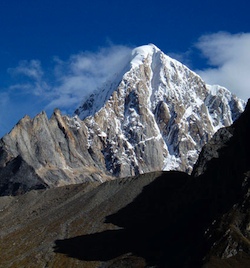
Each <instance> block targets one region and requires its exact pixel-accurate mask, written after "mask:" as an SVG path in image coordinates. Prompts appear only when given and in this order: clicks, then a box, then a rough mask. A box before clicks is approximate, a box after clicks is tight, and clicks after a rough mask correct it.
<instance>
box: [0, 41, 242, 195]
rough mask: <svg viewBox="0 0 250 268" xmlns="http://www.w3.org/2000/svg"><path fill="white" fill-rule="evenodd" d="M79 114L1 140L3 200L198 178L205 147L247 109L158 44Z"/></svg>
mask: <svg viewBox="0 0 250 268" xmlns="http://www.w3.org/2000/svg"><path fill="white" fill-rule="evenodd" d="M121 69H122V70H123V71H122V72H120V73H117V74H116V75H115V78H114V80H113V81H111V82H110V83H106V84H105V85H104V86H103V88H100V89H97V90H96V91H95V92H93V93H92V94H91V95H90V96H89V97H88V98H86V99H85V100H84V101H83V102H82V104H81V105H80V106H79V107H78V108H77V109H76V112H75V113H76V115H75V116H73V117H69V116H66V115H62V114H61V113H60V111H59V110H58V109H56V110H55V111H54V114H53V115H52V117H51V118H50V119H48V118H47V115H46V114H45V113H44V112H42V113H40V114H38V115H37V116H36V117H35V118H33V119H31V118H29V117H28V116H26V117H24V118H23V119H21V120H20V121H19V123H18V124H17V125H16V126H15V127H14V128H13V129H12V131H11V132H10V133H9V134H7V135H6V136H4V137H3V138H2V139H1V141H0V194H1V195H9V194H14V195H15V194H21V193H24V192H26V191H29V190H31V189H41V188H52V187H57V186H63V185H68V184H74V183H81V182H86V181H98V182H103V181H106V180H112V179H114V178H117V177H128V176H133V175H138V174H143V173H147V172H152V171H159V170H165V171H166V170H179V171H184V172H187V173H189V174H191V172H192V169H193V165H194V164H195V162H196V161H197V158H198V155H199V153H200V151H201V149H202V147H203V146H204V145H205V144H206V143H207V142H208V141H209V140H210V139H211V137H212V136H213V135H214V133H215V132H216V131H217V130H218V129H219V128H221V127H224V126H229V125H231V124H232V123H233V122H234V121H235V119H236V118H238V116H239V115H240V114H241V113H242V112H243V110H244V106H245V104H244V102H243V101H241V100H240V99H238V98H237V97H236V96H234V95H233V94H231V93H230V92H229V91H228V90H227V89H225V88H223V87H220V86H210V85H206V84H205V82H204V81H203V80H202V79H201V78H200V77H199V76H198V75H197V74H195V73H194V72H192V71H191V70H189V69H188V68H187V67H186V66H184V65H183V64H181V63H180V62H178V61H176V60H174V59H171V58H170V57H168V56H166V55H165V54H164V53H163V52H162V51H161V50H160V49H158V48H157V47H156V46H154V45H147V46H142V47H138V48H136V49H134V50H133V51H132V53H131V55H130V57H129V58H128V59H127V60H126V61H125V62H124V68H121Z"/></svg>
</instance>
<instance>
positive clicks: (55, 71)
mask: <svg viewBox="0 0 250 268" xmlns="http://www.w3.org/2000/svg"><path fill="white" fill-rule="evenodd" d="M249 8H250V4H249V3H248V1H247V0H245V1H243V0H238V1H234V0H231V1H224V0H223V1H219V0H217V1H215V0H209V1H206V0H204V1H198V0H195V1H192V0H190V1H176V0H168V1H157V0H155V1H147V0H144V1H136V0H133V1H131V0H126V1H122V0H120V1H117V0H116V1H113V0H110V1H109V0H106V1H101V0H92V1H84V0H68V1H66V0H60V1H59V0H43V1H40V0H36V1H34V0H22V1H20V0H0V59H1V60H0V136H2V135H4V134H5V133H7V132H8V131H10V129H11V128H12V127H13V126H14V124H16V123H17V121H18V120H19V119H20V118H22V117H23V116H24V115H25V114H28V115H30V116H31V117H33V116H35V115H36V114H37V113H39V112H40V111H41V110H45V111H46V112H47V113H48V115H49V116H50V114H51V112H52V111H53V109H54V108H56V107H58V108H60V109H61V110H62V111H64V112H65V113H71V112H72V111H73V110H74V108H76V107H77V105H78V103H79V102H80V101H81V100H82V99H83V98H84V96H85V95H86V94H87V93H88V92H89V91H91V90H92V89H94V87H96V86H98V85H99V84H100V83H102V82H103V79H106V78H107V77H108V75H109V73H111V72H112V70H114V69H115V68H116V66H117V64H119V60H122V58H123V57H124V56H125V55H126V53H128V51H129V50H130V49H131V48H134V47H136V46H140V45H144V44H148V43H153V44H155V45H156V46H158V47H159V48H160V49H161V50H162V51H163V52H165V53H166V54H168V55H170V56H172V57H175V58H176V59H178V60H180V61H182V62H183V63H184V64H187V65H188V66H189V67H190V68H191V69H192V70H194V71H197V72H198V73H199V74H200V75H201V76H202V77H203V78H204V79H206V81H207V82H208V83H210V84H211V83H212V84H213V83H214V84H221V85H223V86H226V87H227V88H228V89H229V90H231V91H232V92H234V93H235V94H237V95H238V96H239V97H241V98H243V99H245V100H246V99H247V98H248V97H249V96H248V89H247V86H248V85H249V84H250V78H249V74H248V72H249V70H250V52H249V51H250V20H249ZM86 64H87V66H88V67H89V70H90V71H89V70H87V69H86V68H85V69H84V68H83V67H82V66H83V65H84V66H86ZM97 70H98V71H97ZM83 84H84V85H86V86H84V87H83ZM249 92H250V91H249ZM249 95H250V94H249Z"/></svg>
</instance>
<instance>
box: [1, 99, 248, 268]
mask: <svg viewBox="0 0 250 268" xmlns="http://www.w3.org/2000/svg"><path fill="white" fill-rule="evenodd" d="M249 136H250V101H249V102H248V104H247V106H246V109H245V111H244V112H243V113H242V115H241V116H240V117H239V118H238V119H237V120H236V121H235V122H234V124H233V125H231V126H229V127H226V128H223V129H221V130H219V131H218V132H216V134H215V135H214V137H213V138H212V139H211V140H210V141H209V142H208V143H207V145H205V146H204V147H203V149H202V151H201V153H200V155H199V158H198V161H197V163H196V165H195V167H194V169H193V172H192V174H191V175H188V174H187V173H184V172H178V171H168V172H151V173H147V174H142V175H137V176H134V177H129V178H117V179H116V180H111V181H106V182H104V183H100V182H97V181H95V182H85V183H84V184H75V185H69V186H64V187H56V188H53V189H45V190H33V191H29V192H28V193H26V194H24V195H20V196H15V197H14V196H4V197H0V224H1V230H0V239H1V240H0V257H1V262H0V267H4V268H6V267H85V268H88V267H92V268H93V267H106V268H112V267H116V268H117V267H159V268H162V267H178V268H182V267H183V268H184V267H190V268H195V267H205V268H209V267H223V268H224V267H225V268H227V267H228V268H229V267H249V265H250V242H249V241H250V229H249V225H250V210H249V189H250V155H249V151H250V140H249Z"/></svg>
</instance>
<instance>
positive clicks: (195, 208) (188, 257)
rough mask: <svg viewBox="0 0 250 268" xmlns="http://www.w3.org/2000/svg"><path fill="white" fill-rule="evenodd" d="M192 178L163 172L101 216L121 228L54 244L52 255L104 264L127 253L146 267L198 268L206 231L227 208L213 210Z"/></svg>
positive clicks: (206, 247)
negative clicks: (130, 199)
mask: <svg viewBox="0 0 250 268" xmlns="http://www.w3.org/2000/svg"><path fill="white" fill-rule="evenodd" d="M198 179H200V178H198ZM198 179H196V178H193V179H192V178H191V177H190V176H189V175H187V174H185V173H181V172H166V173H164V174H163V175H162V176H160V177H158V178H156V179H155V180H154V181H153V182H152V183H150V184H149V185H147V186H145V187H144V188H143V191H142V192H141V194H140V195H138V196H137V197H136V198H135V200H134V201H133V202H132V203H130V204H128V205H127V206H125V207H124V208H123V209H121V210H120V211H118V212H117V213H115V214H112V215H109V216H107V217H106V221H105V222H106V223H113V224H115V225H117V226H120V227H121V228H122V229H117V230H107V231H104V232H100V233H94V234H89V235H83V236H78V237H74V238H70V239H64V240H57V241H55V244H56V246H55V252H57V253H63V254H66V255H68V256H69V257H72V258H77V259H80V260H85V261H104V262H107V261H111V260H112V259H114V258H117V257H119V256H121V255H124V254H128V253H132V255H134V256H139V257H142V258H143V259H144V260H145V261H146V263H147V265H150V266H151V265H152V266H156V267H200V266H201V265H202V258H203V257H204V255H205V253H206V252H207V250H208V248H209V245H208V244H207V242H206V239H205V237H204V233H205V231H206V229H207V228H208V226H209V224H210V222H211V221H212V220H213V219H214V218H215V217H218V215H219V214H221V213H223V212H225V211H227V209H228V207H229V206H230V205H232V204H228V203H227V204H226V206H224V207H223V206H222V207H219V208H217V209H215V208H214V202H213V200H212V197H211V196H209V195H208V194H206V192H205V191H202V190H201V189H200V184H201V183H200V182H199V181H198ZM191 181H192V182H191ZM197 191H199V192H197ZM233 202H235V200H232V203H233ZM230 203H231V202H230ZM117 265H118V264H117ZM121 267H122V266H121ZM130 267H133V266H130Z"/></svg>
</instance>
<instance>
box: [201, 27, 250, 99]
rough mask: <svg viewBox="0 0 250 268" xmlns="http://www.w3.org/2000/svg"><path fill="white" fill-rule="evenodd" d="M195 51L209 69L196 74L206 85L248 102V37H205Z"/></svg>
mask: <svg viewBox="0 0 250 268" xmlns="http://www.w3.org/2000/svg"><path fill="white" fill-rule="evenodd" d="M196 47H197V48H198V49H199V50H200V51H201V52H202V54H203V56H204V57H205V58H206V59H207V61H208V64H209V65H210V67H209V68H205V69H203V70H196V72H198V73H199V74H200V75H201V77H202V78H203V79H204V80H205V81H206V82H207V83H208V84H219V85H222V86H225V87H226V88H228V89H229V90H230V91H231V92H233V93H235V94H236V95H237V96H238V97H240V98H242V99H244V100H247V99H248V98H250V86H249V85H250V75H249V71H250V33H239V34H230V33H227V32H218V33H214V34H208V35H204V36H201V37H200V39H199V40H198V42H197V43H196Z"/></svg>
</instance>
